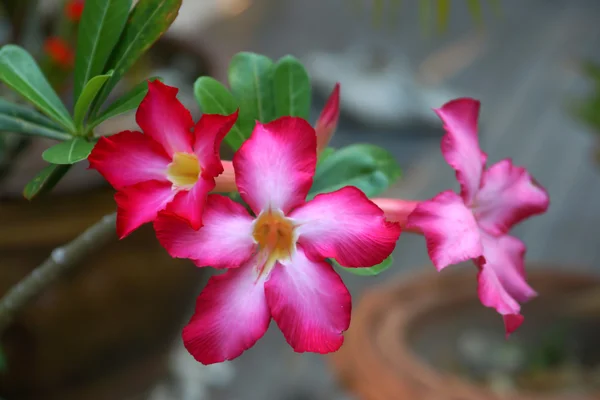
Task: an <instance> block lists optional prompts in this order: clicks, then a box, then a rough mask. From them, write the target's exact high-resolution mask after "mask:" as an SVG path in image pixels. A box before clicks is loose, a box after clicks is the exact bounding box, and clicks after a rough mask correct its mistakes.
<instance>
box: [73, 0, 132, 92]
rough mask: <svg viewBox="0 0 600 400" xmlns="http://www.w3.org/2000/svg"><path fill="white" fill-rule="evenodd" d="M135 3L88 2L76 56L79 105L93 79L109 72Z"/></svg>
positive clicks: (119, 0)
mask: <svg viewBox="0 0 600 400" xmlns="http://www.w3.org/2000/svg"><path fill="white" fill-rule="evenodd" d="M130 9H131V0H86V1H85V7H84V9H83V13H82V14H81V21H80V23H79V32H78V33H77V51H76V56H75V80H74V87H73V98H74V99H75V100H76V101H78V100H79V96H80V95H81V92H82V90H83V88H84V87H85V85H86V84H87V83H88V81H89V80H90V79H92V77H94V76H97V75H101V74H102V73H104V72H106V70H105V69H104V66H105V64H106V61H107V60H108V57H109V56H110V53H111V51H112V50H113V48H114V47H115V45H116V44H117V41H118V40H119V36H121V32H122V31H123V28H124V27H125V22H127V16H128V15H129V10H130Z"/></svg>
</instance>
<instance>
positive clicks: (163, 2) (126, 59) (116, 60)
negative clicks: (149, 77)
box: [91, 0, 182, 117]
mask: <svg viewBox="0 0 600 400" xmlns="http://www.w3.org/2000/svg"><path fill="white" fill-rule="evenodd" d="M181 1H182V0H144V1H139V2H138V3H137V4H136V5H135V7H134V8H133V11H132V12H131V14H130V16H129V20H128V21H127V24H126V25H125V29H123V33H122V34H121V36H120V37H119V40H118V42H117V45H116V47H115V48H114V50H113V51H112V53H111V54H110V58H109V59H108V61H107V63H106V65H105V67H104V70H110V69H112V70H113V71H114V72H113V75H112V77H111V78H110V79H109V80H108V82H106V84H105V85H104V87H103V88H102V90H101V91H100V94H99V95H98V98H97V99H96V101H95V103H94V108H93V110H92V114H91V115H92V117H94V116H96V115H97V113H98V111H100V107H101V106H102V104H103V103H104V101H105V100H106V98H107V97H108V95H109V94H110V92H111V90H112V89H113V88H114V87H115V85H116V84H117V82H119V80H121V77H122V76H123V75H125V73H126V72H127V71H128V70H129V68H131V66H132V65H133V64H134V63H135V62H136V61H137V60H138V59H139V58H140V57H141V56H142V55H143V54H144V53H145V52H146V51H148V49H149V48H150V47H151V46H152V45H153V44H154V42H156V41H157V40H158V39H159V38H160V37H161V36H162V35H163V34H164V33H165V32H166V31H167V29H169V27H170V26H171V24H172V23H173V21H174V20H175V17H177V13H178V12H179V8H180V7H181Z"/></svg>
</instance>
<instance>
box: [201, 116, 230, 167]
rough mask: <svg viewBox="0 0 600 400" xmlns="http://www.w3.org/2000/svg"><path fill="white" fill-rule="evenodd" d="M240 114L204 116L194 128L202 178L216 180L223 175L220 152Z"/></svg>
mask: <svg viewBox="0 0 600 400" xmlns="http://www.w3.org/2000/svg"><path fill="white" fill-rule="evenodd" d="M237 117H238V112H237V111H236V112H235V113H233V114H231V115H219V114H203V115H202V116H201V117H200V120H199V121H198V123H197V124H196V126H195V127H194V136H195V143H194V152H195V153H196V155H197V156H198V161H200V166H201V167H202V176H203V177H211V178H214V177H216V176H217V175H220V174H221V173H223V165H221V157H220V155H219V150H220V149H221V142H222V141H223V139H224V138H225V136H226V135H227V133H228V132H229V130H230V129H231V128H232V127H233V125H234V124H235V121H236V120H237Z"/></svg>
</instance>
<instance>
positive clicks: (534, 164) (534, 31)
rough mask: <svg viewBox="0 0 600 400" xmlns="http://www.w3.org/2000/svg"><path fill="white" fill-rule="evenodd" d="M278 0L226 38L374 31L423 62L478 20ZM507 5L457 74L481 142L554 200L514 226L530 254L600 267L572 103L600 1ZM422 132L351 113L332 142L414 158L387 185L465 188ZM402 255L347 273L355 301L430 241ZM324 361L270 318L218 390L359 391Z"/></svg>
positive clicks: (333, 46)
mask: <svg viewBox="0 0 600 400" xmlns="http://www.w3.org/2000/svg"><path fill="white" fill-rule="evenodd" d="M271 3H272V5H273V7H271V8H269V9H268V11H265V14H264V15H262V16H261V17H260V18H258V19H256V20H255V25H254V26H252V27H251V28H248V29H247V30H246V33H245V34H244V40H243V41H240V42H239V43H240V47H236V42H235V39H232V37H231V36H227V35H224V36H223V41H226V42H227V43H224V44H223V47H222V49H226V51H230V52H235V51H239V50H254V51H260V52H263V53H266V54H268V55H271V56H275V57H277V56H281V55H283V54H285V53H293V54H297V55H303V54H306V53H308V52H310V51H313V50H321V51H322V50H331V51H334V50H335V51H337V50H341V49H342V48H343V47H344V46H346V45H349V44H350V43H352V42H355V41H366V42H370V43H373V44H374V45H376V46H379V47H381V48H385V49H389V50H390V51H392V52H395V53H398V54H399V53H402V54H404V55H407V56H408V57H409V58H410V60H411V62H414V63H415V64H417V63H419V62H420V61H422V60H423V59H424V58H425V57H426V56H427V55H428V54H430V52H431V51H434V50H436V49H439V48H440V47H441V46H443V45H445V44H447V43H449V42H450V41H451V40H453V39H454V38H456V37H459V36H460V35H462V34H464V33H467V32H469V31H471V30H472V29H473V24H472V23H471V22H470V21H469V17H468V15H467V13H466V11H465V10H464V9H460V7H459V8H458V9H455V10H454V11H453V14H452V19H451V23H450V28H449V30H448V32H447V33H446V34H445V35H442V36H435V35H430V36H425V35H423V34H422V29H421V28H420V27H419V24H418V18H416V15H417V10H416V5H415V3H416V2H406V1H405V2H402V3H403V5H404V8H403V10H402V11H401V15H400V17H399V19H398V20H397V24H396V26H395V27H394V28H393V29H387V30H381V29H380V30H377V29H374V28H373V27H372V26H370V25H369V19H368V18H367V17H362V16H361V15H360V14H359V13H356V12H353V11H352V8H351V7H350V3H351V2H350V1H347V0H303V1H294V0H278V1H275V2H271ZM363 3H364V2H363ZM502 5H503V8H502V12H503V15H502V17H501V18H498V19H494V18H493V17H492V16H491V14H489V13H488V18H487V19H486V41H485V48H484V51H483V54H481V55H480V57H479V58H478V59H477V60H476V61H475V62H474V63H473V64H472V65H470V66H469V67H468V68H466V69H465V70H463V71H461V72H460V73H459V74H457V75H456V76H454V77H453V78H452V79H451V81H450V82H449V83H450V84H451V85H452V86H453V87H454V89H455V90H457V91H458V92H459V93H461V95H464V96H473V97H477V98H479V99H481V100H482V103H483V107H482V115H481V119H480V121H481V135H482V146H483V148H484V150H485V151H486V152H488V154H489V160H490V162H496V161H498V160H499V159H501V158H504V157H512V158H513V159H514V161H515V162H516V163H518V164H520V165H524V166H526V167H527V168H528V169H529V171H530V172H531V173H532V174H533V175H534V176H535V177H536V178H537V179H538V180H539V181H540V183H541V184H542V185H544V186H545V187H546V188H547V189H548V191H549V193H550V196H551V200H552V205H551V208H550V211H549V212H548V213H547V214H545V215H543V216H541V217H537V218H535V219H532V220H530V221H528V222H526V223H524V224H523V225H522V226H519V227H518V228H517V229H516V230H515V234H516V235H518V236H519V237H521V238H522V239H523V240H525V242H526V244H527V246H528V255H527V259H528V260H530V261H545V262H550V263H552V264H559V265H564V266H565V267H568V268H591V267H598V265H597V263H598V261H599V256H600V246H598V239H597V238H598V236H599V233H600V212H599V210H598V208H597V207H598V205H599V204H600V174H599V173H600V170H598V169H597V167H595V166H594V165H593V164H592V160H591V158H590V153H591V149H592V144H593V141H594V137H593V135H592V134H590V133H589V132H588V131H586V129H585V128H584V127H582V126H581V125H579V124H578V123H577V122H576V121H573V120H572V119H571V118H570V117H569V115H567V113H566V111H565V105H566V103H567V101H568V99H569V98H570V97H573V96H577V95H580V94H581V93H583V92H584V91H585V89H586V87H587V85H586V82H585V80H583V79H582V78H581V77H579V76H578V75H577V71H575V70H574V69H573V68H572V66H573V65H574V63H576V62H577V60H579V59H581V58H588V57H596V58H598V57H600V54H599V53H598V50H597V49H598V43H599V39H600V25H599V24H598V23H597V21H599V20H600V19H599V18H600V3H599V2H598V1H596V0H571V1H568V2H567V1H550V0H528V1H522V0H505V1H503V2H502ZM219 29H220V30H226V28H223V27H220V28H219ZM219 40H220V38H219V37H215V36H212V37H209V38H205V39H204V41H206V42H208V41H210V42H212V44H211V47H214V48H217V47H218V46H219V45H220V42H219ZM224 51H225V50H224ZM222 57H224V56H222ZM415 132H417V133H419V132H420V131H419V128H418V127H415V126H412V127H410V126H402V127H399V128H398V129H397V131H386V132H377V131H372V130H370V129H368V127H364V126H358V125H357V124H354V123H352V122H351V121H349V120H345V121H343V122H342V124H341V127H340V130H339V131H338V133H337V136H336V138H335V140H334V144H335V145H343V144H348V143H352V142H357V141H362V142H364V141H368V142H373V143H377V144H380V145H383V146H385V147H386V148H388V149H390V151H392V152H393V153H394V155H395V156H396V157H397V159H398V161H399V162H400V163H401V165H402V166H403V167H404V168H405V179H403V180H402V182H399V183H398V184H397V185H396V186H395V187H394V188H392V189H391V190H390V192H389V197H403V198H409V199H425V198H428V197H431V196H433V195H435V194H436V193H438V192H439V191H441V190H444V189H448V188H449V187H452V188H456V187H457V185H456V183H455V180H454V177H453V171H452V170H451V169H450V168H449V167H448V166H447V165H446V164H445V163H444V161H443V159H442V156H441V154H440V153H439V136H438V135H439V132H438V131H435V130H434V131H433V132H430V133H427V134H422V135H420V134H416V135H415V134H414V133H415ZM431 133H432V134H431ZM394 258H395V266H394V267H393V268H392V269H391V270H389V271H387V272H386V273H385V274H382V275H380V276H378V277H374V278H359V277H354V276H346V277H344V279H345V281H346V282H347V284H348V286H349V287H350V289H351V291H352V293H353V295H354V300H355V302H356V301H358V299H359V298H360V296H359V295H360V293H361V292H362V291H363V290H364V289H365V288H368V287H372V286H373V285H375V284H376V283H377V282H381V281H384V280H386V281H387V280H390V279H396V278H397V277H398V276H400V275H401V274H403V273H406V272H407V271H411V270H415V269H418V268H428V265H429V263H428V258H427V254H426V251H425V245H424V241H423V240H422V238H419V237H415V236H411V235H409V234H406V235H404V236H403V237H402V238H401V240H400V242H399V243H398V247H397V249H396V251H395V253H394ZM473 290H475V282H473ZM242 329H243V328H242ZM326 362H327V360H326V358H324V357H321V356H318V355H310V354H309V355H307V354H305V355H298V354H294V353H293V351H292V350H291V349H290V348H289V346H287V345H286V343H285V341H284V340H283V338H282V335H281V334H280V333H279V332H278V330H277V329H276V327H275V325H274V324H272V326H271V329H270V330H269V332H268V333H267V335H266V336H265V337H264V338H263V339H262V340H261V341H259V343H258V344H257V345H256V346H255V347H254V348H252V349H251V350H249V351H247V352H246V353H245V354H244V355H243V356H242V357H240V358H239V359H237V360H236V361H234V362H233V365H234V366H235V367H236V378H235V379H234V381H233V383H232V384H231V385H230V386H229V387H227V388H226V389H221V390H219V391H217V392H215V393H214V396H215V398H216V399H227V400H238V399H239V400H242V399H243V400H254V399H256V400H265V399H268V400H300V399H310V400H319V399H340V400H341V399H350V398H351V397H349V396H348V395H346V394H344V393H343V391H341V390H340V389H339V388H338V387H337V385H336V383H335V380H334V378H333V376H332V374H331V373H330V371H329V370H328V367H327V364H326ZM410 400H413V399H410Z"/></svg>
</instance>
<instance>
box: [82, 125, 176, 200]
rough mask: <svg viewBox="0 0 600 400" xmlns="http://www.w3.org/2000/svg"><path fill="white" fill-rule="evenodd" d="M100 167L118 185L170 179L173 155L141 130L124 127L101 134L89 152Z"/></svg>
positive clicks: (97, 166)
mask: <svg viewBox="0 0 600 400" xmlns="http://www.w3.org/2000/svg"><path fill="white" fill-rule="evenodd" d="M88 161H89V162H90V168H92V169H95V170H97V171H98V172H100V174H102V176H103V177H104V178H105V179H106V180H107V181H108V182H109V183H110V184H111V185H112V186H113V187H114V188H115V189H121V188H123V187H125V186H129V185H135V184H136V183H140V182H144V181H150V180H160V181H166V180H167V165H169V163H170V162H171V159H170V158H169V156H168V155H167V153H165V151H164V150H163V148H162V147H161V145H160V144H158V143H157V142H155V141H154V140H152V139H151V138H150V137H148V136H146V135H143V134H142V133H141V132H132V131H124V132H121V133H117V134H116V135H112V136H109V137H101V138H100V139H99V140H98V143H96V145H95V146H94V149H93V150H92V152H91V153H90V155H89V156H88Z"/></svg>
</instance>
